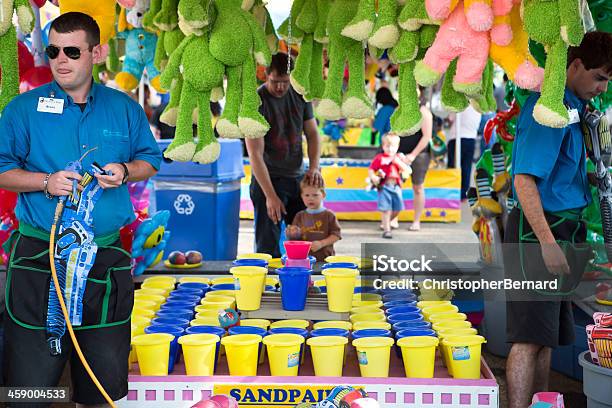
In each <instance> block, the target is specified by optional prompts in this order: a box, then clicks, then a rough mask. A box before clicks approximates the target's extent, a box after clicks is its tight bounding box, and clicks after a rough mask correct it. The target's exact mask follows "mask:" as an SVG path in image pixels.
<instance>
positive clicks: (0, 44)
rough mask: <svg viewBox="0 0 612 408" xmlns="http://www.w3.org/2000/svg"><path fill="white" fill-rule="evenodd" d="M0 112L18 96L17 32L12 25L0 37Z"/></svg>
mask: <svg viewBox="0 0 612 408" xmlns="http://www.w3.org/2000/svg"><path fill="white" fill-rule="evenodd" d="M0 50H1V52H0V67H2V78H1V82H0V84H1V86H0V112H2V111H3V110H4V108H5V107H6V105H7V104H8V103H9V102H10V101H11V99H13V98H14V97H15V96H17V95H18V94H19V62H18V54H17V31H16V30H15V27H13V26H12V25H11V26H10V27H9V29H8V30H7V32H6V33H5V34H4V35H3V36H1V37H0Z"/></svg>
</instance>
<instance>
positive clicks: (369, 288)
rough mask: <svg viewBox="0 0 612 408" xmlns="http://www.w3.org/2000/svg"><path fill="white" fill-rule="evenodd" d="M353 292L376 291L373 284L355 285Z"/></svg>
mask: <svg viewBox="0 0 612 408" xmlns="http://www.w3.org/2000/svg"><path fill="white" fill-rule="evenodd" d="M353 293H378V291H377V290H376V289H375V288H374V287H373V286H355V289H354V290H353Z"/></svg>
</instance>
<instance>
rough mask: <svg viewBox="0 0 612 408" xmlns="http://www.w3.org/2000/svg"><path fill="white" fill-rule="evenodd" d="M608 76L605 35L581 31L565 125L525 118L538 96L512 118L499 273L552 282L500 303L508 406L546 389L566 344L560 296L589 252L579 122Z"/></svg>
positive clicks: (569, 318) (565, 309)
mask: <svg viewBox="0 0 612 408" xmlns="http://www.w3.org/2000/svg"><path fill="white" fill-rule="evenodd" d="M611 77H612V34H610V33H603V32H591V33H587V34H586V35H585V37H584V39H583V41H582V43H581V45H580V46H579V47H570V49H569V53H568V60H567V81H566V88H565V97H564V103H565V105H566V107H567V109H568V113H569V117H570V122H569V124H568V126H566V127H564V128H558V129H557V128H549V127H545V126H542V125H540V124H539V123H537V122H536V121H535V120H534V119H533V110H534V106H535V104H536V102H537V98H538V96H539V95H538V94H533V95H531V96H530V97H529V99H527V101H526V102H525V105H524V106H523V108H522V111H521V114H520V117H519V120H518V123H517V130H516V138H515V141H514V147H513V149H514V150H513V156H512V157H513V160H512V171H513V177H514V191H515V195H514V196H515V197H516V198H518V205H517V207H516V208H514V209H513V210H512V212H511V213H510V215H509V218H508V223H507V227H506V231H505V236H504V242H505V251H504V261H505V269H506V275H507V277H509V278H511V279H513V280H524V281H549V282H550V281H553V280H554V281H556V282H557V288H556V289H555V290H546V291H530V292H522V293H520V294H518V295H517V294H513V296H512V297H511V301H509V302H508V304H507V335H508V341H509V342H510V343H512V349H511V351H510V355H509V356H508V362H507V367H506V376H507V380H508V399H509V407H510V408H525V407H527V406H529V404H530V403H531V397H532V395H533V394H534V393H535V392H540V391H546V390H547V388H548V374H549V370H550V358H551V351H552V349H553V348H556V347H558V346H561V345H567V344H572V343H573V341H574V319H573V315H572V306H571V302H570V301H569V300H568V298H567V296H565V295H568V294H570V293H571V292H572V291H573V289H574V288H575V286H576V285H577V283H578V282H579V281H580V278H581V277H582V274H583V272H584V267H585V265H586V263H587V262H588V260H589V259H590V257H591V250H590V248H588V247H587V246H586V245H585V244H584V242H585V241H586V226H585V223H584V222H583V221H582V220H581V213H582V210H583V209H584V208H585V207H586V206H587V205H588V204H589V202H590V201H591V197H590V189H589V181H588V177H587V170H586V151H585V146H584V137H583V134H582V128H581V124H580V120H581V118H582V116H583V114H584V112H585V109H586V105H587V102H588V101H589V100H590V99H592V98H594V97H596V96H597V95H599V94H601V93H602V92H605V91H606V89H607V88H608V81H609V80H610V78H611ZM581 244H582V245H581ZM549 288H550V286H549Z"/></svg>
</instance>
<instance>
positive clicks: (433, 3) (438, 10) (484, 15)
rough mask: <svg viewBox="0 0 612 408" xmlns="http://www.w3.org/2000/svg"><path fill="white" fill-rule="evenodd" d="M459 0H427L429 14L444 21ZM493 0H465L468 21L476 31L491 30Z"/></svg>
mask: <svg viewBox="0 0 612 408" xmlns="http://www.w3.org/2000/svg"><path fill="white" fill-rule="evenodd" d="M457 3H458V2H457V0H425V8H426V10H427V14H429V17H431V18H432V19H433V20H437V21H444V20H446V19H447V18H448V16H449V15H450V13H451V12H452V11H453V9H454V8H455V7H456V6H457ZM491 3H492V0H464V2H463V7H461V8H462V9H463V10H464V12H465V17H466V19H467V23H468V24H469V26H470V27H472V29H473V30H474V31H489V30H490V29H491V26H492V24H493V13H494V12H493V9H492V8H491Z"/></svg>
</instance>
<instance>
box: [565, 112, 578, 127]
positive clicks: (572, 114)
mask: <svg viewBox="0 0 612 408" xmlns="http://www.w3.org/2000/svg"><path fill="white" fill-rule="evenodd" d="M567 113H568V114H569V124H570V125H573V124H574V123H579V122H580V115H579V114H578V109H568V111H567Z"/></svg>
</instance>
